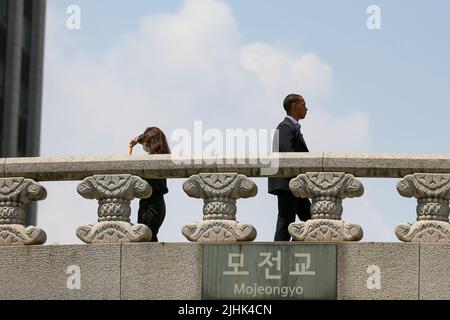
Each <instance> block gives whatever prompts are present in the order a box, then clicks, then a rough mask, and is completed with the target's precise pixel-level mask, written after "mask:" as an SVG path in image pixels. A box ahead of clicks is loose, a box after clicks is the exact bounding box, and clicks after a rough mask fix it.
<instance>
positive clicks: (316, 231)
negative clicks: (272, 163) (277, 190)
mask: <svg viewBox="0 0 450 320" xmlns="http://www.w3.org/2000/svg"><path fill="white" fill-rule="evenodd" d="M289 188H290V189H291V191H292V193H293V194H294V195H295V196H296V197H302V198H306V197H308V198H312V204H311V219H310V220H308V221H306V222H303V221H300V222H294V223H291V224H290V225H289V229H288V230H289V234H290V235H291V236H292V238H293V239H294V240H296V241H324V242H328V241H330V242H335V241H359V240H361V239H362V237H363V230H362V228H361V226H359V225H357V224H354V223H348V222H344V221H341V216H342V211H343V208H342V199H344V198H353V197H360V196H362V195H363V193H364V187H363V185H362V184H361V182H360V181H359V180H357V179H355V177H354V176H353V175H351V174H346V173H344V172H308V173H306V174H301V175H299V176H298V177H297V178H294V179H292V180H291V181H290V183H289Z"/></svg>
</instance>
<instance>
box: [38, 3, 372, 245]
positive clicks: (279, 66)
mask: <svg viewBox="0 0 450 320" xmlns="http://www.w3.org/2000/svg"><path fill="white" fill-rule="evenodd" d="M65 17H66V16H65V12H64V11H56V10H55V8H52V7H51V6H49V10H48V18H47V30H48V33H47V42H46V62H45V79H44V80H45V82H44V83H45V86H44V101H43V103H44V106H43V125H42V128H43V132H42V152H41V154H42V156H66V155H70V156H78V155H101V154H103V155H110V154H123V153H124V152H125V150H126V146H127V143H128V141H129V139H130V138H131V137H134V136H136V135H137V134H138V133H141V132H142V131H143V130H144V128H145V127H147V126H150V125H156V126H159V127H160V128H162V129H163V130H164V131H165V132H166V133H167V135H168V136H169V137H170V133H171V132H172V131H173V130H175V129H178V128H187V129H188V130H192V128H193V122H194V121H195V120H202V121H203V123H204V127H205V128H211V127H215V128H220V129H224V128H244V129H245V128H252V127H253V128H268V129H270V128H273V127H274V126H276V125H277V123H278V122H279V121H280V120H281V119H282V118H283V113H284V112H283V109H282V105H281V103H282V99H283V98H284V96H285V95H286V94H287V93H291V92H299V93H301V94H303V95H304V96H305V97H306V100H307V102H308V105H309V106H310V114H311V117H310V119H307V120H306V121H305V124H304V131H305V132H304V133H305V137H306V138H307V140H308V141H309V145H310V148H311V149H314V151H325V150H326V151H330V150H336V146H337V145H344V146H345V148H346V151H350V150H352V149H354V150H357V149H358V148H359V147H360V146H367V145H368V144H370V141H369V140H370V139H369V128H368V127H369V121H368V116H367V113H365V112H360V113H358V114H349V115H339V116H333V115H332V113H330V112H329V111H327V109H326V108H325V107H324V101H326V99H327V97H328V96H329V94H330V92H332V89H333V81H332V68H331V66H329V65H327V64H326V62H324V61H322V60H321V59H320V57H319V56H318V55H316V54H314V53H296V52H289V51H288V50H285V49H282V48H275V47H273V46H271V45H270V44H268V43H261V42H258V43H242V37H241V34H240V31H239V26H238V23H237V21H236V20H235V18H234V16H233V13H232V12H231V10H230V8H229V6H228V5H227V4H226V3H225V2H222V1H216V0H186V1H184V2H183V5H182V6H181V7H180V8H179V9H178V10H177V11H176V12H174V13H164V14H157V15H151V16H147V17H144V18H143V19H142V20H141V24H140V27H139V29H138V30H136V31H132V32H129V33H127V34H125V35H123V36H120V35H118V37H117V39H118V40H117V43H115V44H111V46H110V47H108V48H105V50H104V52H103V54H101V55H97V56H93V55H91V54H89V52H88V51H87V50H84V49H83V48H78V47H77V46H76V44H77V38H76V37H77V36H78V35H77V33H76V32H71V33H68V32H67V30H64V28H63V26H64V21H62V20H64V19H65ZM100 18H101V17H99V19H100ZM99 23H100V22H99ZM343 142H344V143H343ZM138 153H143V152H142V151H138ZM170 184H171V185H173V188H172V189H171V193H170V194H169V195H168V203H169V201H170V202H171V203H170V204H168V216H167V218H166V219H167V220H166V223H165V224H164V225H163V227H162V229H161V239H162V240H171V241H179V240H182V239H183V238H182V236H181V233H180V228H181V221H184V218H185V217H186V211H189V213H187V215H188V216H189V215H190V214H193V216H192V218H191V217H190V216H189V219H190V220H189V221H187V222H191V221H192V219H194V220H201V204H200V202H199V200H194V199H189V198H188V197H187V196H186V195H184V193H183V192H182V190H181V188H180V182H179V181H178V180H177V181H171V182H170ZM258 184H259V186H260V191H259V195H258V196H259V197H271V196H269V195H267V193H266V191H267V187H266V182H265V181H261V182H259V183H258ZM74 186H75V185H74V184H73V185H71V186H70V187H69V186H68V185H61V186H57V187H56V186H53V185H52V184H51V186H49V194H52V193H53V192H58V197H53V198H50V197H49V199H48V200H46V201H44V202H43V203H42V204H41V205H40V213H39V224H40V225H42V226H43V227H44V229H46V230H47V231H48V233H49V241H50V242H51V241H58V242H61V241H63V242H70V241H72V240H70V239H75V237H74V236H73V232H74V229H75V228H76V227H77V226H76V225H75V224H78V225H81V224H85V223H92V222H94V220H95V214H96V213H95V210H92V212H91V213H90V215H92V218H91V219H88V221H86V220H87V219H86V215H85V214H84V215H83V216H81V215H79V212H78V211H79V210H80V208H85V206H84V205H81V203H83V202H85V201H88V200H84V199H81V197H79V196H78V195H76V193H75V192H74ZM63 191H64V192H63ZM136 201H137V200H136ZM136 201H135V203H133V206H134V207H133V210H135V209H136ZM241 201H243V200H241ZM197 202H198V203H197ZM194 203H195V204H194ZM258 203H259V202H258V201H254V208H253V210H254V211H255V212H258V214H260V215H265V216H269V217H273V224H275V217H276V207H273V208H270V209H268V208H267V207H264V206H261V205H258ZM273 203H274V204H275V202H273ZM69 204H70V205H69ZM238 207H239V203H238ZM58 208H60V209H58ZM199 208H200V209H199ZM238 212H239V211H238ZM65 215H69V216H76V217H79V219H78V221H77V222H75V219H74V221H73V223H72V225H71V226H68V227H67V229H68V231H67V232H64V234H66V235H67V234H71V236H70V237H72V238H70V237H69V238H67V237H66V238H64V239H63V240H61V239H60V238H57V237H55V239H52V234H55V233H54V232H52V230H55V228H66V227H65V224H64V223H63V221H62V220H60V221H61V223H57V222H56V219H57V218H56V217H57V216H58V217H60V216H65ZM183 215H184V216H183ZM172 217H177V219H174V220H173V223H174V224H175V225H174V226H172V225H168V223H172V222H171V219H172ZM178 217H183V219H178ZM195 217H197V219H195ZM238 218H241V217H240V216H239V214H238ZM60 219H63V218H60ZM242 220H247V221H248V222H251V221H249V219H246V217H242ZM261 228H262V226H261ZM270 228H272V229H274V226H270ZM262 234H264V233H262ZM271 238H272V236H271V235H270V236H268V235H265V236H264V238H258V240H270V239H271ZM72 242H73V241H72Z"/></svg>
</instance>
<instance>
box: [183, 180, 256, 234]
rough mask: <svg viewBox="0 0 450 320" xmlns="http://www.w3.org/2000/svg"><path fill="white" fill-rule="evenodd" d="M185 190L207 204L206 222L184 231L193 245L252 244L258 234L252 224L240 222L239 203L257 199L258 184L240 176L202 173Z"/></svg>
mask: <svg viewBox="0 0 450 320" xmlns="http://www.w3.org/2000/svg"><path fill="white" fill-rule="evenodd" d="M183 190H184V192H186V194H187V195H188V196H190V197H193V198H201V199H203V200H204V206H203V220H204V221H203V222H195V223H193V224H189V225H186V226H184V227H183V228H182V233H183V235H184V236H185V237H186V238H187V239H188V240H190V241H194V242H195V241H199V242H217V241H251V240H254V239H255V238H256V230H255V228H254V227H253V226H251V225H248V224H240V223H238V222H237V221H236V210H237V209H236V200H237V199H239V198H249V197H254V196H255V195H256V193H257V192H258V188H257V186H256V184H255V183H254V182H253V181H251V180H250V179H248V178H247V177H246V176H244V175H242V174H237V173H201V174H199V175H194V176H192V177H190V178H189V179H188V180H187V181H185V182H184V183H183Z"/></svg>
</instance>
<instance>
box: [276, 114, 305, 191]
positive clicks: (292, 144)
mask: <svg viewBox="0 0 450 320" xmlns="http://www.w3.org/2000/svg"><path fill="white" fill-rule="evenodd" d="M277 129H278V136H279V150H273V151H274V152H277V151H278V152H309V150H308V147H307V146H306V142H305V140H304V139H303V135H302V133H301V131H300V129H297V128H296V127H295V126H294V124H293V123H292V120H290V119H289V118H288V117H286V118H284V120H283V121H281V122H280V124H279V125H278V127H277ZM292 178H294V177H291V178H289V177H288V178H269V193H271V194H277V192H278V191H279V190H286V191H290V189H289V181H290V180H291V179H292Z"/></svg>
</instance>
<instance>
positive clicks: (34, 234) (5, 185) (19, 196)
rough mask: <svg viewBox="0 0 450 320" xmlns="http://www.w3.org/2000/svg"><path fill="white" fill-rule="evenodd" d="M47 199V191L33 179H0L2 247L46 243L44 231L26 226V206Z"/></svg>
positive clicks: (0, 239)
mask: <svg viewBox="0 0 450 320" xmlns="http://www.w3.org/2000/svg"><path fill="white" fill-rule="evenodd" d="M46 197H47V190H46V189H45V188H44V187H43V186H41V185H40V184H39V183H37V182H35V181H33V180H31V179H25V178H22V177H13V178H0V246H11V245H31V244H43V243H45V241H46V240H47V235H46V234H45V232H44V231H43V230H42V229H39V228H36V227H34V226H29V227H27V228H26V227H25V226H24V224H25V214H26V212H25V208H26V205H27V204H29V203H30V202H32V201H38V200H43V199H45V198H46Z"/></svg>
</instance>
